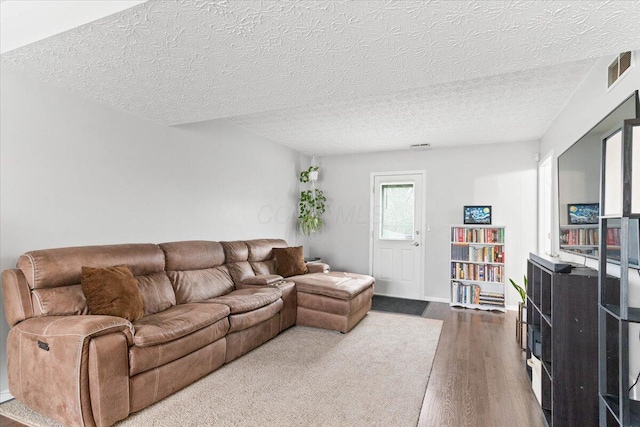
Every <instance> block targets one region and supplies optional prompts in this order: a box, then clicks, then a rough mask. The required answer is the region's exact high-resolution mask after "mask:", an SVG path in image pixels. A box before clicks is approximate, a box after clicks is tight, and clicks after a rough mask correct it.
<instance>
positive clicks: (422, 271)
mask: <svg viewBox="0 0 640 427" xmlns="http://www.w3.org/2000/svg"><path fill="white" fill-rule="evenodd" d="M395 175H420V176H421V178H422V191H421V193H422V194H421V195H420V196H421V199H422V221H421V223H420V236H421V237H420V299H421V300H423V301H427V299H426V295H425V294H426V293H425V285H426V283H425V262H426V256H425V255H426V254H425V241H426V236H425V234H426V231H427V214H426V208H427V197H426V189H427V186H426V181H427V171H426V170H405V171H387V172H371V177H370V179H369V188H371V193H369V275H370V276H373V236H374V234H373V233H374V232H375V231H374V218H373V209H374V206H375V199H374V194H375V191H376V187H375V185H376V184H375V179H376V177H377V176H395ZM387 296H393V295H387Z"/></svg>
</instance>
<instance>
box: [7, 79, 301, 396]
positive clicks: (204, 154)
mask: <svg viewBox="0 0 640 427" xmlns="http://www.w3.org/2000/svg"><path fill="white" fill-rule="evenodd" d="M0 93H1V116H0V120H1V123H2V127H1V134H0V141H1V147H0V156H1V187H0V188H1V199H0V203H1V210H0V214H1V222H0V233H1V235H2V242H1V244H0V251H1V256H0V268H1V269H2V270H4V269H7V268H13V267H14V266H15V263H16V261H17V259H18V256H19V255H20V254H22V253H24V252H26V251H29V250H34V249H45V248H52V247H64V246H80V245H95V244H113V243H128V242H152V243H160V242H164V241H176V240H190V239H210V240H232V239H250V238H259V237H280V238H285V239H287V240H288V241H289V242H290V243H300V242H298V241H297V240H298V239H297V238H296V234H295V212H296V209H297V200H298V180H297V178H298V172H299V169H300V165H302V166H304V167H306V166H307V164H308V162H309V160H308V158H306V157H305V156H300V155H299V154H298V153H297V152H295V151H293V150H290V149H288V148H285V147H283V146H280V145H276V144H273V143H271V142H269V141H267V140H264V139H261V138H259V137H256V136H255V135H252V134H247V133H244V132H242V131H240V130H238V129H237V128H234V127H233V125H231V124H229V123H227V122H224V121H220V122H218V123H201V124H194V125H187V126H181V127H177V128H172V127H167V126H162V125H158V124H155V123H152V122H149V121H146V120H143V119H140V118H137V117H134V116H131V115H127V114H124V113H121V112H118V111H115V110H113V109H110V108H107V107H104V106H102V105H99V104H97V103H95V102H93V101H89V100H85V99H83V98H80V97H78V96H76V95H73V94H70V93H68V92H66V91H64V90H61V89H57V88H53V87H49V86H46V85H43V84H39V83H35V82H31V81H28V80H26V79H24V78H23V77H21V76H18V75H15V74H12V73H10V72H6V71H5V70H3V72H2V86H1V91H0ZM0 318H1V319H2V320H0V344H1V348H0V350H1V351H0V391H4V390H6V389H7V379H6V335H7V332H8V328H7V325H6V323H5V319H4V309H3V308H0Z"/></svg>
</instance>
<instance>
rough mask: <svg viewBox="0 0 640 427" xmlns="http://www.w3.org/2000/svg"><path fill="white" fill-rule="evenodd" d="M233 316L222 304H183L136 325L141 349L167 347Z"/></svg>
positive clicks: (140, 321)
mask: <svg viewBox="0 0 640 427" xmlns="http://www.w3.org/2000/svg"><path fill="white" fill-rule="evenodd" d="M228 315H229V307H227V306H226V305H222V304H198V303H190V304H180V305H174V306H173V307H171V308H169V309H167V310H165V311H161V312H159V313H155V314H152V315H149V316H145V317H143V318H142V319H139V320H136V321H135V322H133V327H134V329H135V335H134V337H133V342H134V344H135V345H137V346H138V347H148V346H152V345H158V344H164V343H168V342H170V341H173V340H175V339H178V338H181V337H184V336H185V335H189V334H190V333H192V332H195V331H197V330H199V329H202V328H204V327H205V326H209V325H212V324H214V323H215V322H217V321H218V320H220V319H223V318H225V317H227V316H228Z"/></svg>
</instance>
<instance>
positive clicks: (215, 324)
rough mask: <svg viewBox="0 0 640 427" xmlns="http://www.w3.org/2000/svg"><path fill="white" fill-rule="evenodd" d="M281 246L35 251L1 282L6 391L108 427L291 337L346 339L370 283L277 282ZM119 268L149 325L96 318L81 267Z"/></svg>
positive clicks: (61, 415)
mask: <svg viewBox="0 0 640 427" xmlns="http://www.w3.org/2000/svg"><path fill="white" fill-rule="evenodd" d="M286 246H287V244H286V242H285V241H284V240H276V239H261V240H250V241H236V242H210V241H190V242H174V243H164V244H160V245H155V244H126V245H113V246H88V247H77V248H64V249H49V250H40V251H32V252H28V253H26V254H24V255H22V256H21V257H20V258H19V260H18V265H17V267H18V268H17V269H11V270H5V271H4V272H3V275H2V277H3V292H4V306H5V314H6V317H7V322H8V324H9V326H10V327H11V330H10V331H9V336H8V339H7V354H8V374H9V390H10V392H11V393H12V394H13V395H14V397H15V398H16V399H17V400H18V401H20V402H22V403H24V404H26V405H27V406H29V407H30V408H32V409H33V410H35V411H37V412H39V413H42V414H44V415H47V416H49V417H51V418H53V419H55V420H56V421H58V422H60V423H62V424H65V425H69V426H94V425H97V426H109V425H112V424H113V423H115V422H117V421H119V420H121V419H124V418H126V417H127V416H128V415H129V414H130V413H132V412H136V411H139V410H141V409H143V408H145V407H147V406H149V405H151V404H153V403H155V402H157V401H159V400H161V399H163V398H165V397H167V396H169V395H170V394H172V393H174V392H175V391H177V390H179V389H181V388H183V387H185V386H187V385H188V384H191V383H192V382H194V381H196V380H198V379H199V378H202V377H203V376H205V375H207V374H208V373H210V372H212V371H214V370H216V369H217V368H219V367H220V366H222V365H223V364H224V363H227V362H230V361H232V360H234V359H235V358H237V357H239V356H241V355H243V354H245V353H247V352H248V351H250V350H252V349H254V348H256V347H258V346H259V345H261V344H263V343H264V342H266V341H268V340H269V339H271V338H273V337H275V336H276V335H277V334H278V333H280V332H281V331H283V330H284V329H286V328H288V327H290V326H292V325H294V324H296V323H297V324H299V325H307V326H314V327H320V328H327V329H332V330H337V331H341V332H344V333H346V332H347V331H349V330H350V329H351V328H353V327H354V326H355V325H356V324H357V323H358V322H359V321H360V320H361V319H362V318H363V317H364V316H365V315H366V313H367V312H368V311H369V309H370V308H371V297H372V295H373V283H374V280H373V278H372V277H370V276H364V275H357V274H349V273H330V272H329V266H328V265H326V264H308V269H309V274H305V275H301V276H295V277H289V278H287V279H282V277H280V276H278V275H276V273H275V271H276V265H275V259H274V256H273V251H272V249H273V248H274V247H286ZM122 264H124V265H126V266H127V267H128V268H129V269H130V270H131V272H132V273H133V275H134V276H135V277H136V279H137V281H138V287H139V289H140V291H141V294H142V299H143V302H144V317H142V318H141V319H139V320H136V321H134V322H129V321H128V320H126V319H123V318H119V317H113V316H102V315H91V314H89V313H88V309H87V306H86V301H85V298H84V294H83V292H82V288H81V285H80V279H81V271H82V266H91V267H109V266H114V265H122Z"/></svg>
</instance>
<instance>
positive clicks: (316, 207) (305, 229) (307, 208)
mask: <svg viewBox="0 0 640 427" xmlns="http://www.w3.org/2000/svg"><path fill="white" fill-rule="evenodd" d="M318 169H319V168H318V166H310V167H309V169H307V170H306V171H302V172H300V182H302V183H305V182H309V181H311V189H310V190H306V191H301V192H300V204H299V210H300V212H299V215H298V224H297V226H298V231H299V232H300V233H302V234H304V235H306V236H311V235H313V234H314V233H317V232H318V231H320V230H321V229H322V227H323V226H324V222H323V221H322V218H321V217H322V214H324V212H325V209H326V208H325V205H324V203H325V202H326V201H327V198H326V197H325V196H324V193H323V192H322V190H318V189H316V187H315V181H316V179H317V178H318V177H317V173H318Z"/></svg>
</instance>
